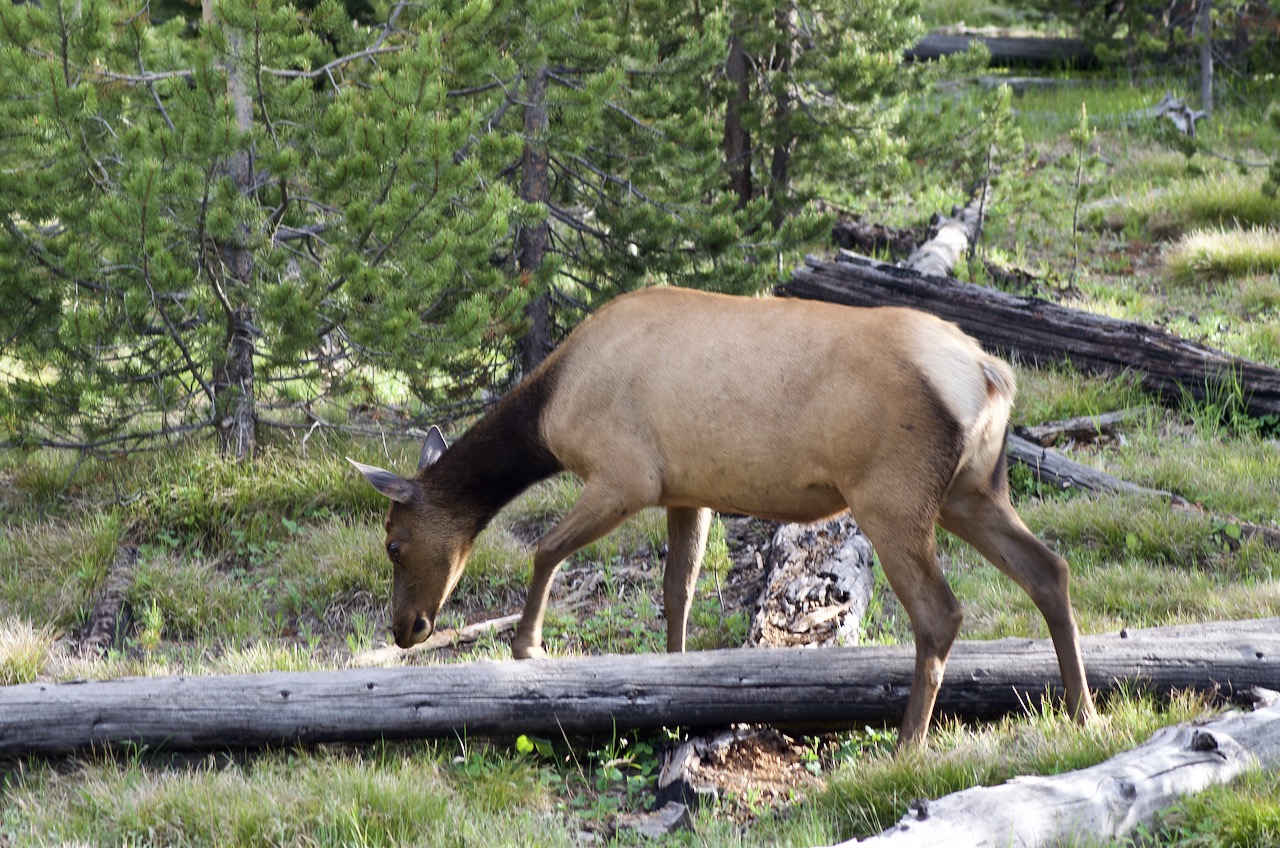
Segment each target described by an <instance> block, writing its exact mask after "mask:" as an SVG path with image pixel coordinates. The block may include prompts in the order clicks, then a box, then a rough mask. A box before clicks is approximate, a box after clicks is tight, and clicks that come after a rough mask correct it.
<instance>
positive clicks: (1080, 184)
mask: <svg viewBox="0 0 1280 848" xmlns="http://www.w3.org/2000/svg"><path fill="white" fill-rule="evenodd" d="M1095 135H1096V133H1095V131H1094V130H1093V128H1092V127H1090V126H1089V111H1088V109H1087V107H1086V106H1085V104H1084V103H1081V104H1080V122H1079V123H1078V124H1077V125H1076V127H1075V129H1073V130H1072V131H1071V146H1072V150H1073V151H1074V153H1075V165H1076V176H1075V191H1074V192H1073V196H1072V207H1071V270H1070V271H1069V272H1068V273H1067V284H1068V285H1069V286H1074V285H1075V284H1076V279H1077V275H1078V273H1079V270H1080V207H1081V206H1082V205H1083V204H1084V201H1085V199H1086V198H1087V197H1088V195H1089V184H1088V183H1087V182H1085V172H1086V169H1087V168H1089V167H1090V166H1092V165H1093V164H1094V163H1095V162H1096V161H1097V157H1096V156H1094V155H1093V154H1092V153H1090V146H1091V145H1092V144H1093V140H1094V137H1095Z"/></svg>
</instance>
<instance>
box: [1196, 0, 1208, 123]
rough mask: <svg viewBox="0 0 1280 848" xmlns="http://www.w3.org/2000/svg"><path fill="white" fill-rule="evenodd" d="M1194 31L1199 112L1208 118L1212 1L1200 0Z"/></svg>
mask: <svg viewBox="0 0 1280 848" xmlns="http://www.w3.org/2000/svg"><path fill="white" fill-rule="evenodd" d="M1195 29H1196V37H1197V38H1199V39H1200V111H1201V112H1204V114H1205V117H1209V116H1210V115H1212V114H1213V0H1200V8H1199V9H1197V10H1196V26H1195ZM1193 134H1194V133H1193Z"/></svg>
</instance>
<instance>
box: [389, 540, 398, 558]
mask: <svg viewBox="0 0 1280 848" xmlns="http://www.w3.org/2000/svg"><path fill="white" fill-rule="evenodd" d="M387 555H388V556H390V557H391V558H392V559H400V543H399V542H387Z"/></svg>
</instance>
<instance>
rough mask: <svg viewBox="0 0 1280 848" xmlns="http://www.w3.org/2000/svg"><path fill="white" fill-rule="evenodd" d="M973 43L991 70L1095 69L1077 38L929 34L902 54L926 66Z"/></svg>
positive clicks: (1091, 54)
mask: <svg viewBox="0 0 1280 848" xmlns="http://www.w3.org/2000/svg"><path fill="white" fill-rule="evenodd" d="M975 41H978V42H981V43H982V44H985V45H986V47H987V52H988V53H990V54H991V58H990V60H989V61H988V62H987V65H988V67H992V68H1012V67H1022V68H1077V69H1086V68H1096V67H1097V66H1098V57H1097V56H1096V55H1095V54H1094V52H1093V48H1091V47H1090V46H1089V44H1088V42H1086V41H1084V40H1083V39H1079V38H1034V37H1013V36H999V35H980V34H976V33H961V34H949V33H940V32H935V33H930V34H929V35H926V36H925V37H924V38H922V39H920V41H918V42H916V44H915V46H914V47H912V48H910V49H909V50H907V51H906V53H904V54H903V58H904V59H906V60H907V61H909V62H927V61H932V60H936V59H941V58H942V57H943V56H951V55H954V54H956V53H964V52H965V51H966V50H968V49H969V46H970V45H971V44H973V43H974V42H975Z"/></svg>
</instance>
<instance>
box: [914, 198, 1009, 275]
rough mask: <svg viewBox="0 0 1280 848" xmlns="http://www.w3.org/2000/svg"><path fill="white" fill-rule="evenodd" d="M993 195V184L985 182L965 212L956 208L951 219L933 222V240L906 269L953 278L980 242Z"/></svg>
mask: <svg viewBox="0 0 1280 848" xmlns="http://www.w3.org/2000/svg"><path fill="white" fill-rule="evenodd" d="M990 195H991V184H990V183H989V182H984V183H982V184H981V185H980V186H978V189H977V191H975V192H974V193H973V198H972V199H970V201H969V202H968V204H966V205H965V206H964V207H963V208H961V207H955V208H953V209H952V210H951V214H950V215H942V214H941V213H939V214H937V215H935V216H934V217H933V220H932V221H930V222H929V233H930V235H929V239H928V240H927V241H925V242H924V244H921V245H920V246H919V247H917V248H916V249H915V250H913V251H911V254H910V255H909V256H908V257H907V259H906V261H905V262H903V263H902V267H904V268H907V269H908V270H911V271H914V272H915V273H917V274H926V275H929V276H935V277H939V276H946V275H948V274H950V273H951V270H952V269H953V268H955V266H956V263H957V262H959V261H960V257H961V256H964V255H965V254H966V253H968V252H969V246H970V245H971V244H973V243H974V242H975V241H977V238H978V232H979V231H980V230H981V229H982V218H983V216H984V215H985V214H986V205H987V202H988V200H989V198H990Z"/></svg>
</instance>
